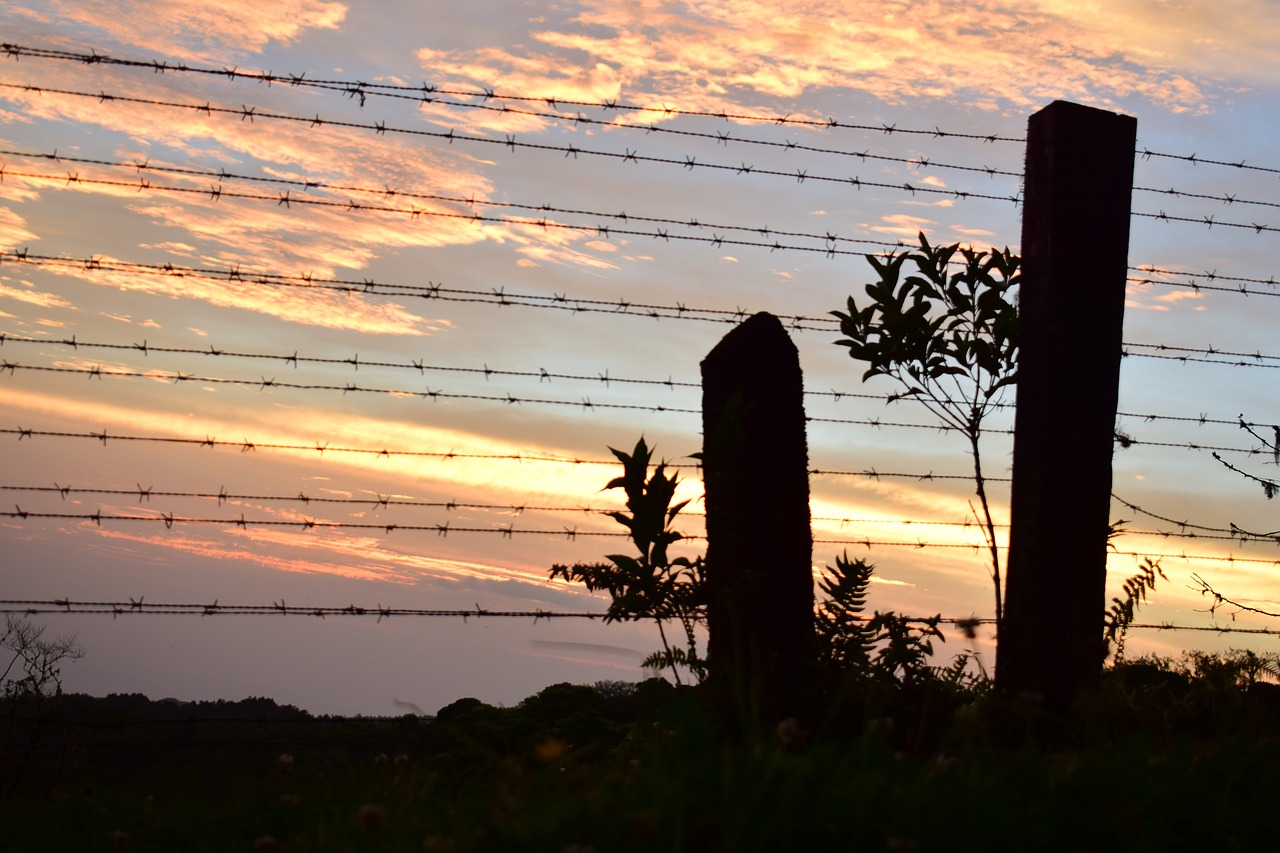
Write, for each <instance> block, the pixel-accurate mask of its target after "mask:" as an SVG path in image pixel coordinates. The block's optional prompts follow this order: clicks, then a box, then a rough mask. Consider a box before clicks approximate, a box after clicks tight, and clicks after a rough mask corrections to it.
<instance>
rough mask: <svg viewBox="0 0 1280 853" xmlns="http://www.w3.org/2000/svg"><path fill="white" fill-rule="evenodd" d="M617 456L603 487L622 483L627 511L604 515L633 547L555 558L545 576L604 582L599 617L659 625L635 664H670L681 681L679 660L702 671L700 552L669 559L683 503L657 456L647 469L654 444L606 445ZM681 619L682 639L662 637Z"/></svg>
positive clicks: (592, 584) (697, 673)
mask: <svg viewBox="0 0 1280 853" xmlns="http://www.w3.org/2000/svg"><path fill="white" fill-rule="evenodd" d="M609 449H610V450H611V451H613V455H614V456H616V457H618V459H619V461H621V462H622V470H623V474H622V476H621V477H617V478H615V479H613V480H611V481H610V482H609V484H608V485H607V486H605V489H616V488H621V489H623V490H624V491H625V492H626V495H627V510H629V512H610V513H609V516H610V517H611V518H612V519H614V520H615V521H617V522H618V523H619V524H621V525H622V526H623V527H625V528H627V532H628V535H629V536H630V539H631V541H632V543H634V544H635V546H636V550H637V551H639V554H638V555H636V556H631V555H627V554H608V555H606V559H607V560H608V561H609V562H608V563H578V564H575V565H572V566H563V565H554V566H552V567H551V578H552V579H555V578H563V579H564V580H566V581H569V582H571V583H582V584H585V585H586V587H587V589H589V590H591V591H592V592H595V591H597V590H604V591H606V592H608V593H609V595H610V597H611V598H612V602H611V603H610V605H609V609H608V611H607V612H606V613H605V617H604V618H605V621H606V622H612V621H632V620H640V619H652V620H653V621H654V622H655V623H656V624H657V626H658V635H659V637H661V638H662V648H661V649H660V650H659V651H656V652H654V653H653V654H651V655H650V656H649V657H647V658H646V659H645V660H644V662H643V663H642V664H641V665H642V666H645V667H647V668H651V669H665V668H669V669H670V670H671V674H672V676H673V677H674V678H675V680H676V683H677V684H681V683H682V681H681V679H680V668H681V667H684V668H685V669H687V670H688V671H689V672H690V673H692V674H693V677H694V678H695V679H696V680H697V681H702V679H703V678H705V677H706V663H705V661H703V659H702V658H701V657H699V655H698V645H697V636H696V635H695V633H694V626H695V625H696V624H697V623H698V622H699V621H701V620H702V619H704V618H705V602H704V601H703V591H704V586H703V583H702V572H703V561H702V557H696V558H694V559H692V560H691V559H689V558H687V557H676V558H674V559H672V558H671V557H670V556H669V555H668V554H667V549H668V547H670V546H671V545H672V544H673V543H675V542H677V541H679V540H680V539H682V538H684V537H683V535H682V534H681V533H679V532H678V531H676V530H675V529H673V528H672V526H671V525H672V524H673V523H674V522H675V518H676V515H678V514H679V512H680V510H682V509H684V508H685V506H686V505H687V504H688V503H689V502H688V501H681V502H680V503H678V504H676V505H675V506H672V505H671V501H672V499H673V498H674V497H675V491H676V487H677V485H679V478H678V477H677V476H675V475H670V476H668V475H667V470H666V463H659V464H658V465H657V467H656V468H655V469H654V472H653V475H652V476H649V463H650V460H651V459H652V458H653V451H652V450H651V449H650V448H649V446H648V445H647V444H645V441H644V438H643V437H642V438H641V439H640V440H639V441H638V442H636V446H635V449H634V450H633V451H632V452H631V453H626V452H624V451H621V450H616V449H614V448H612V447H611V448H609ZM673 619H674V620H676V621H678V622H679V623H680V627H681V628H682V630H683V631H684V639H685V642H684V646H683V647H681V646H679V645H673V644H672V643H671V642H669V641H668V640H667V634H666V629H665V628H664V623H666V622H669V621H671V620H673Z"/></svg>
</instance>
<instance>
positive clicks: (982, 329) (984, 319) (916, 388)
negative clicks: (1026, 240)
mask: <svg viewBox="0 0 1280 853" xmlns="http://www.w3.org/2000/svg"><path fill="white" fill-rule="evenodd" d="M919 239H920V249H919V250H911V251H908V252H904V253H903V254H900V255H890V256H889V257H888V258H884V259H881V258H877V257H876V256H874V255H868V256H867V261H868V262H869V263H870V264H871V266H872V267H873V268H874V269H875V271H876V274H877V275H878V277H879V280H878V281H875V282H873V283H871V284H868V285H867V286H866V293H867V296H868V297H870V301H869V302H868V303H866V304H865V305H864V306H862V307H859V306H858V304H857V302H856V301H855V300H854V298H853V297H852V296H851V297H849V298H848V303H847V308H848V310H847V312H844V311H832V312H831V313H832V315H834V316H835V317H837V318H839V320H840V331H841V333H842V334H844V335H846V337H845V338H842V339H840V340H838V341H836V344H837V345H839V346H843V347H846V348H847V349H848V351H849V356H850V357H851V358H853V359H855V360H858V361H863V362H866V363H867V365H868V367H867V370H866V372H864V373H863V375H862V379H863V381H866V380H868V379H871V378H872V377H875V376H887V377H889V378H890V379H893V380H895V381H896V382H897V383H898V384H899V385H901V386H902V387H903V388H904V391H903V392H902V393H901V394H896V395H893V396H891V397H890V402H892V401H894V400H897V399H902V398H906V397H911V398H914V399H915V400H917V401H919V402H920V403H921V404H922V405H924V407H925V408H926V409H927V410H928V411H929V412H930V413H931V414H933V415H934V417H936V418H937V419H938V420H939V421H940V422H941V423H942V425H943V426H944V427H945V428H947V429H953V430H956V431H958V432H960V433H962V434H963V435H964V436H965V437H966V438H967V439H968V441H969V448H970V455H971V457H972V459H973V473H974V483H975V487H976V491H977V497H978V504H979V506H980V508H981V515H980V516H979V519H978V520H979V523H980V526H981V527H982V530H983V536H984V538H985V539H986V542H987V548H988V553H989V557H990V564H991V565H990V574H991V581H992V584H993V586H994V588H995V605H996V623H997V625H999V623H1000V622H1001V621H1002V619H1003V615H1004V593H1003V582H1002V579H1001V570H1000V551H999V548H998V546H997V544H996V533H995V521H994V519H993V518H992V516H991V505H990V502H989V500H988V497H987V490H986V479H985V478H984V476H983V474H982V453H981V447H980V442H979V439H980V437H981V434H982V423H983V420H984V419H985V418H986V416H987V415H988V414H989V413H990V412H991V411H992V410H993V409H994V408H996V407H997V406H999V405H1000V404H1001V403H1002V402H1003V391H1004V389H1006V388H1008V387H1009V386H1010V385H1012V384H1014V383H1015V382H1016V381H1017V358H1018V311H1017V306H1016V305H1015V304H1014V302H1013V301H1012V292H1011V291H1012V289H1013V287H1014V286H1015V285H1016V284H1017V283H1018V281H1019V278H1020V276H1019V272H1018V267H1019V265H1020V262H1021V261H1020V258H1018V257H1017V256H1016V255H1014V254H1012V253H1011V252H1010V251H1009V250H1008V249H1007V248H1006V249H1004V250H1003V251H1001V250H997V249H992V250H991V251H989V252H979V251H975V250H974V249H971V248H965V249H961V248H960V245H959V244H958V243H957V244H954V245H950V246H939V247H937V248H935V247H933V246H931V245H930V244H929V241H928V240H927V239H926V238H925V236H924V234H923V233H921V234H920V235H919ZM957 253H959V255H960V259H961V260H962V261H963V263H962V264H960V265H959V269H958V271H955V272H953V271H952V266H951V265H952V261H953V259H954V258H955V257H956V254H957ZM907 261H910V262H911V263H912V264H914V267H915V270H914V273H911V272H910V268H907V270H908V271H907V272H904V267H905V266H906V262H907ZM974 514H975V516H977V515H978V510H975V511H974Z"/></svg>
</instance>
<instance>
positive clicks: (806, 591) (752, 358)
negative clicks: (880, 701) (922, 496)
mask: <svg viewBox="0 0 1280 853" xmlns="http://www.w3.org/2000/svg"><path fill="white" fill-rule="evenodd" d="M803 393H804V392H803V385H802V377H801V373H800V359H799V354H798V352H797V351H796V348H795V345H794V344H792V342H791V339H790V338H789V337H787V333H786V330H785V329H783V327H782V323H781V322H780V321H779V320H778V318H777V317H774V316H773V315H772V314H765V313H761V314H756V315H754V316H752V317H750V318H748V319H747V320H745V321H744V322H743V323H742V324H740V325H739V326H738V327H737V328H735V329H734V330H733V331H731V332H729V334H728V335H726V336H725V337H724V339H723V340H721V341H720V343H719V344H717V345H716V347H715V348H714V349H713V350H712V351H711V352H710V354H708V355H707V357H706V359H704V360H703V362H702V428H703V456H702V468H703V479H704V482H705V485H706V507H707V558H706V560H707V562H706V585H707V592H708V595H709V599H708V607H707V629H708V632H709V634H710V637H709V640H708V649H707V661H708V665H709V668H710V673H709V679H710V681H711V687H712V689H713V690H714V691H715V692H716V693H717V695H718V696H719V697H720V699H721V701H723V702H725V703H727V704H728V705H729V706H730V707H731V708H732V709H733V710H734V711H736V712H738V713H744V714H746V717H745V718H742V721H743V722H746V723H748V724H751V723H752V722H756V723H763V724H765V725H775V724H777V722H779V721H780V720H782V719H785V718H786V717H792V716H794V717H801V718H803V716H805V713H806V710H807V705H808V702H809V698H810V696H809V694H810V688H809V683H808V682H809V680H810V678H811V674H812V672H813V665H814V634H813V600H814V599H813V571H812V563H811V561H812V557H813V534H812V532H811V529H810V526H809V470H808V456H809V454H808V448H807V445H806V442H805V418H804V403H803ZM752 718H754V720H753V719H752Z"/></svg>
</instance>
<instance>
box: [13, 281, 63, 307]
mask: <svg viewBox="0 0 1280 853" xmlns="http://www.w3.org/2000/svg"><path fill="white" fill-rule="evenodd" d="M0 298H7V299H16V300H18V301H19V302H26V303H28V304H30V305H38V306H40V307H41V308H72V309H74V308H75V305H74V304H72V303H71V302H70V301H68V300H66V299H63V298H62V297H61V296H58V295H57V294H55V293H42V292H41V291H38V290H26V289H20V288H16V287H8V286H7V285H4V284H0Z"/></svg>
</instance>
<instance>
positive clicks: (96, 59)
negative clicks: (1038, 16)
mask: <svg viewBox="0 0 1280 853" xmlns="http://www.w3.org/2000/svg"><path fill="white" fill-rule="evenodd" d="M0 50H3V51H4V53H5V54H6V55H8V56H9V57H11V58H13V59H15V60H17V59H20V58H22V57H24V56H30V57H38V58H42V59H56V60H69V61H73V62H79V63H84V64H87V65H97V64H110V65H118V66H126V67H128V66H132V67H137V68H142V69H146V70H150V71H152V72H155V73H166V72H171V71H172V72H188V73H195V74H206V75H213V76H216V77H225V78H227V79H230V80H236V79H244V80H251V81H255V82H259V83H267V84H268V85H270V84H272V83H283V84H287V85H289V86H309V87H316V88H324V89H330V90H332V91H338V92H341V93H342V94H344V95H346V96H347V97H350V98H356V99H358V100H359V101H360V103H361V104H362V105H363V103H364V98H365V97H367V96H368V95H380V96H388V95H393V94H398V93H410V92H412V93H414V94H413V95H412V97H411V98H409V99H411V100H413V101H417V102H421V101H422V100H423V98H424V96H429V95H433V94H434V95H449V96H451V97H465V98H480V99H482V101H483V102H485V103H487V102H489V101H519V102H526V103H544V104H547V105H548V106H550V107H552V108H555V106H556V105H559V104H563V105H565V106H571V107H591V108H597V109H601V110H604V111H615V112H634V113H657V114H658V115H660V116H661V117H671V116H687V117H698V118H713V119H720V120H723V121H738V122H757V123H763V124H770V125H796V126H802V127H816V128H826V129H836V128H840V129H849V130H863V131H870V132H874V133H878V134H883V135H885V136H892V135H893V134H895V133H898V134H904V135H914V136H929V137H933V138H935V139H948V138H954V139H972V140H979V141H982V142H1018V143H1022V142H1025V141H1026V140H1025V139H1023V138H1021V137H1008V136H999V135H995V134H977V133H959V132H953V131H944V130H941V129H940V128H937V127H934V128H932V129H911V128H901V127H898V126H897V125H896V124H894V125H887V124H883V123H881V124H876V125H872V124H853V123H847V122H841V121H837V120H835V119H833V118H828V119H826V120H818V119H810V118H804V117H793V116H790V115H783V116H776V115H775V116H760V115H748V114H740V113H728V112H725V111H719V112H711V111H707V110H684V109H678V108H675V107H668V106H665V105H664V106H662V107H653V106H643V105H638V104H626V103H620V102H618V101H582V100H574V99H566V98H558V97H553V96H549V95H522V94H506V93H503V94H499V93H497V92H495V91H494V90H492V89H489V88H484V89H481V90H468V89H445V88H442V87H440V86H433V85H428V84H426V83H423V84H422V85H421V86H407V85H399V84H389V83H365V82H362V81H357V82H355V83H352V82H351V81H348V80H315V79H313V80H307V79H306V75H305V73H304V74H288V75H279V74H272V73H271V72H269V71H268V72H250V71H241V70H239V69H236V68H226V67H222V68H213V67H208V66H206V67H200V66H192V65H187V64H185V63H177V64H173V65H170V64H169V63H167V62H160V61H157V60H150V61H141V60H127V59H116V58H114V57H110V56H107V55H105V54H101V53H98V52H97V51H96V50H94V51H93V52H92V53H88V54H85V53H74V52H71V51H62V50H52V49H48V48H39V47H28V46H25V45H19V44H12V43H8V42H6V43H4V44H3V45H0ZM404 97H408V95H405V96H404ZM460 106H461V105H460ZM467 106H470V105H469V104H468V105H467ZM496 109H498V111H500V112H514V111H513V110H511V109H510V108H506V109H503V108H500V107H499V108H496ZM554 117H555V118H558V119H569V120H577V121H587V120H586V119H579V118H578V117H577V116H573V117H570V116H564V115H560V114H556V115H555V116H554ZM593 123H604V122H593ZM646 128H647V126H646Z"/></svg>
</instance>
